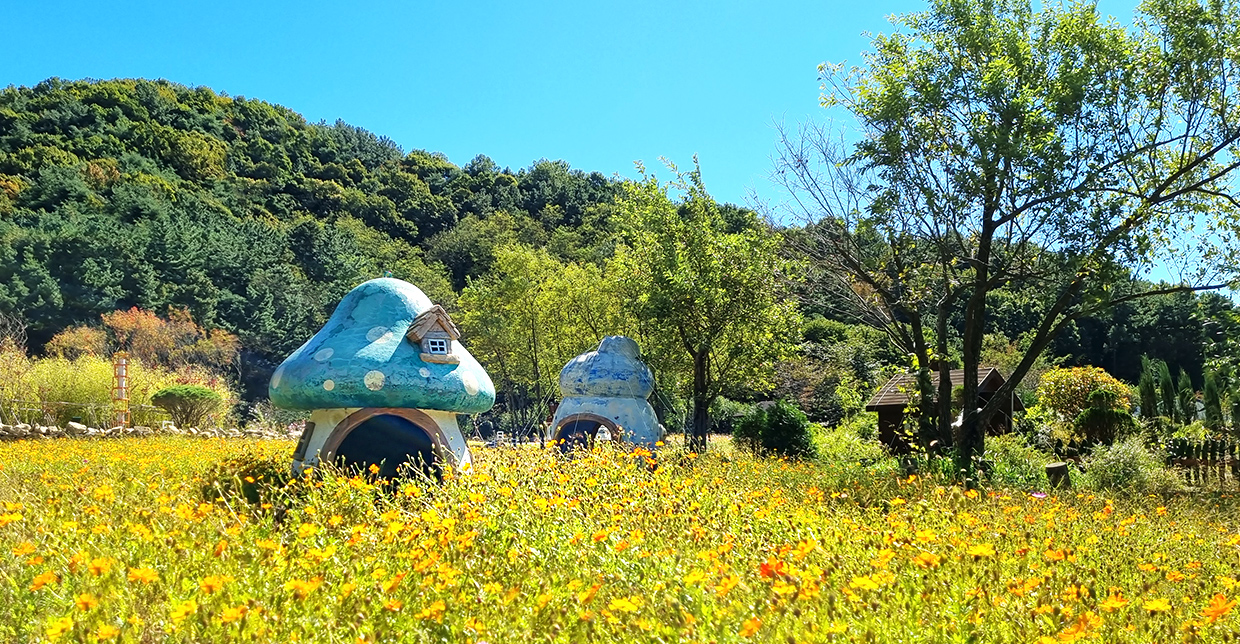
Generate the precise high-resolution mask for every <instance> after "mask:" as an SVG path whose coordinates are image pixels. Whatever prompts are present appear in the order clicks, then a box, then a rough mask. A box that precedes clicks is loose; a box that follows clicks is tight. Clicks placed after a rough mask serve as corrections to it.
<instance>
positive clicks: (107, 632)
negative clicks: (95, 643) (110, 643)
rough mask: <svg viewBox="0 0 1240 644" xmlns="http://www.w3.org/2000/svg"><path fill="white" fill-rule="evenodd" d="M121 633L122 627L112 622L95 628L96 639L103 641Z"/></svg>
mask: <svg viewBox="0 0 1240 644" xmlns="http://www.w3.org/2000/svg"><path fill="white" fill-rule="evenodd" d="M120 634H121V629H119V628H117V627H115V626H113V625H111V624H104V625H103V626H100V627H99V628H98V629H97V630H95V639H97V640H99V641H101V642H106V641H107V640H110V639H112V638H114V637H116V636H117V635H120Z"/></svg>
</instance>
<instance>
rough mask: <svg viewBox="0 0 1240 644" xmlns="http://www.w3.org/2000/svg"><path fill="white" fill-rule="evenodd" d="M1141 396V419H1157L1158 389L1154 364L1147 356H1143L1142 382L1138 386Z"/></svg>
mask: <svg viewBox="0 0 1240 644" xmlns="http://www.w3.org/2000/svg"><path fill="white" fill-rule="evenodd" d="M1137 391H1138V392H1139V394H1140V401H1141V417H1142V418H1155V417H1157V416H1158V387H1157V385H1155V384H1154V363H1153V362H1151V361H1150V359H1149V358H1148V357H1146V356H1141V380H1140V382H1139V383H1138V384H1137Z"/></svg>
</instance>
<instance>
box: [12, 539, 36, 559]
mask: <svg viewBox="0 0 1240 644" xmlns="http://www.w3.org/2000/svg"><path fill="white" fill-rule="evenodd" d="M32 552H34V544H33V543H30V542H29V541H23V542H21V543H19V544H17V545H16V546H13V554H14V555H15V556H18V557H25V556H26V555H28V554H30V553H32Z"/></svg>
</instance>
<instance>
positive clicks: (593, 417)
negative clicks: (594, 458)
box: [548, 335, 663, 448]
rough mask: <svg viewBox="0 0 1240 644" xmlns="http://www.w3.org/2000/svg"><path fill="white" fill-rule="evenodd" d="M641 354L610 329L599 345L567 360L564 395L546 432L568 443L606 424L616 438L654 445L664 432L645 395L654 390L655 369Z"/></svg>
mask: <svg viewBox="0 0 1240 644" xmlns="http://www.w3.org/2000/svg"><path fill="white" fill-rule="evenodd" d="M639 355H640V352H639V350H638V348H637V343H636V342H634V341H633V340H631V339H629V338H626V337H624V336H622V335H611V336H607V337H605V338H603V341H602V342H600V343H599V345H598V349H595V350H594V351H590V352H587V353H583V354H581V355H579V356H577V357H576V358H573V359H572V360H570V361H569V362H568V364H566V365H564V369H562V370H561V371H560V393H561V394H562V395H563V400H562V401H561V402H560V406H559V407H558V408H556V411H555V416H554V417H553V418H552V419H551V426H550V427H549V428H548V434H549V436H548V438H550V439H552V440H556V441H561V443H560V444H561V446H562V447H565V448H571V447H573V446H584V445H588V444H589V443H590V442H592V441H593V440H594V439H595V437H596V436H597V435H598V433H599V430H600V428H604V427H605V428H607V431H608V433H609V434H611V436H612V437H613V438H614V439H615V440H624V441H626V442H629V443H635V444H638V445H644V446H646V447H654V445H655V443H656V442H658V441H659V440H661V439H662V438H663V428H662V426H661V425H659V419H658V418H657V417H656V416H655V413H654V408H653V407H651V406H650V403H649V402H647V401H646V399H647V398H649V397H650V394H651V392H653V391H654V374H653V373H651V371H650V368H649V367H647V366H646V365H645V363H643V362H642V361H641V360H640V359H639Z"/></svg>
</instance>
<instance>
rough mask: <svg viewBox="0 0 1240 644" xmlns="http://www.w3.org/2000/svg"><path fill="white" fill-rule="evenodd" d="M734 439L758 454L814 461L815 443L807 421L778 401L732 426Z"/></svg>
mask: <svg viewBox="0 0 1240 644" xmlns="http://www.w3.org/2000/svg"><path fill="white" fill-rule="evenodd" d="M732 437H733V439H735V440H736V442H737V444H738V445H740V446H741V447H744V448H745V449H748V450H750V451H752V452H756V453H760V454H773V455H779V456H792V457H797V458H801V457H813V456H814V455H815V441H814V436H813V431H812V429H811V426H810V422H809V419H807V418H806V417H805V414H804V413H802V412H801V410H799V409H797V408H796V406H794V405H792V404H790V403H788V402H785V401H782V400H781V401H779V402H777V403H775V404H773V405H769V406H759V407H757V408H755V409H754V410H753V411H751V412H750V413H749V414H748V415H746V416H745V417H744V418H742V419H741V420H740V422H738V423H737V424H736V425H735V428H734V429H733V432H732Z"/></svg>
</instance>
